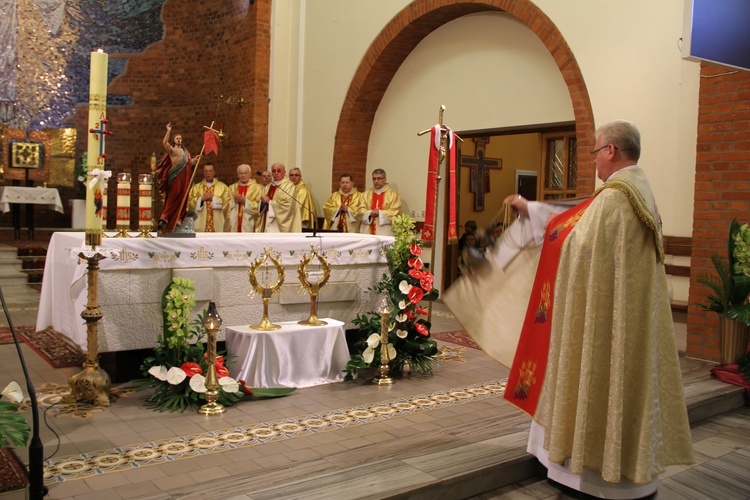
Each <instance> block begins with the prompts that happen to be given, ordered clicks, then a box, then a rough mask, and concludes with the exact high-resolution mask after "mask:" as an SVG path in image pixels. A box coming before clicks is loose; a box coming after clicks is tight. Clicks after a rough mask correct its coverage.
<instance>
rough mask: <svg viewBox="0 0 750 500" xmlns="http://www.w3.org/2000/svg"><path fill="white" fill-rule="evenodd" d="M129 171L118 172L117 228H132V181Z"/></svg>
mask: <svg viewBox="0 0 750 500" xmlns="http://www.w3.org/2000/svg"><path fill="white" fill-rule="evenodd" d="M131 180H132V176H131V175H130V174H129V173H121V174H117V229H118V230H120V229H124V230H128V229H130V181H131Z"/></svg>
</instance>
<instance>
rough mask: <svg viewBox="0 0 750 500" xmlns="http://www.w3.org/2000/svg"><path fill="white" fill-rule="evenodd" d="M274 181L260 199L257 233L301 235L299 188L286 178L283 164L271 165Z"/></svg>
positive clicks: (264, 190)
mask: <svg viewBox="0 0 750 500" xmlns="http://www.w3.org/2000/svg"><path fill="white" fill-rule="evenodd" d="M271 177H272V178H273V180H272V181H271V183H270V184H268V185H267V186H266V187H265V188H264V189H263V194H262V195H261V197H260V200H261V203H260V208H259V211H260V217H259V218H260V223H259V224H258V226H257V227H256V231H257V232H260V233H299V232H302V217H301V215H300V204H299V200H297V188H296V187H295V186H294V184H293V183H292V181H290V180H289V178H288V177H287V176H286V167H284V165H283V164H282V163H274V164H273V165H271Z"/></svg>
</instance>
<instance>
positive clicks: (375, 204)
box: [370, 189, 385, 234]
mask: <svg viewBox="0 0 750 500" xmlns="http://www.w3.org/2000/svg"><path fill="white" fill-rule="evenodd" d="M383 203H385V189H383V191H382V192H381V193H380V194H378V193H376V192H375V191H373V192H372V202H371V203H370V210H372V209H373V208H377V209H378V210H380V209H381V208H383ZM378 217H380V215H378ZM377 233H378V219H377V218H375V217H373V219H372V222H371V223H370V234H377Z"/></svg>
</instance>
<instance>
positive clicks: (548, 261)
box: [505, 197, 594, 417]
mask: <svg viewBox="0 0 750 500" xmlns="http://www.w3.org/2000/svg"><path fill="white" fill-rule="evenodd" d="M593 199H594V198H593V197H591V198H589V199H588V200H586V201H584V202H583V203H581V204H579V205H576V206H575V207H572V208H569V209H568V210H566V211H565V212H563V213H561V214H560V215H557V216H556V217H554V218H553V219H552V220H551V221H550V222H549V224H547V231H546V232H545V235H544V244H543V246H542V255H541V257H540V259H539V267H538V268H537V271H536V277H535V278H534V286H533V288H532V289H531V297H529V307H528V309H527V310H526V318H525V319H524V323H523V328H522V329H521V337H520V338H519V340H518V348H517V349H516V356H515V358H513V366H512V367H511V369H510V375H509V376H508V385H507V386H506V389H505V399H507V400H508V401H509V402H510V403H511V404H513V405H514V406H516V407H518V408H520V409H521V410H523V411H525V412H526V413H528V414H529V415H531V416H532V417H533V416H534V414H535V413H536V409H537V405H538V404H539V396H540V395H541V392H542V384H543V383H544V375H545V373H546V371H547V356H548V354H549V342H550V334H551V332H552V311H553V306H554V297H555V279H556V278H557V267H558V265H559V263H560V252H561V251H562V247H563V243H564V242H565V239H566V238H567V237H568V235H569V234H570V232H571V231H572V230H573V228H574V227H575V225H576V223H577V222H578V220H579V219H580V218H581V215H583V212H585V211H586V208H588V206H589V204H590V203H591V202H592V201H593Z"/></svg>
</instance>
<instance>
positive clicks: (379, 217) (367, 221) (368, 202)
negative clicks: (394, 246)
mask: <svg viewBox="0 0 750 500" xmlns="http://www.w3.org/2000/svg"><path fill="white" fill-rule="evenodd" d="M362 196H363V198H364V200H365V203H364V204H363V205H362V206H361V207H360V209H359V213H358V214H357V218H358V219H360V226H359V232H360V233H363V234H381V235H386V236H392V235H393V232H392V231H391V219H393V217H395V216H396V215H400V214H401V197H400V196H399V195H398V193H397V192H396V191H395V190H394V189H392V188H391V186H389V185H388V179H387V178H386V176H385V170H383V169H382V168H376V169H375V170H373V171H372V189H368V190H367V191H365V192H364V194H363V195H362Z"/></svg>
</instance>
